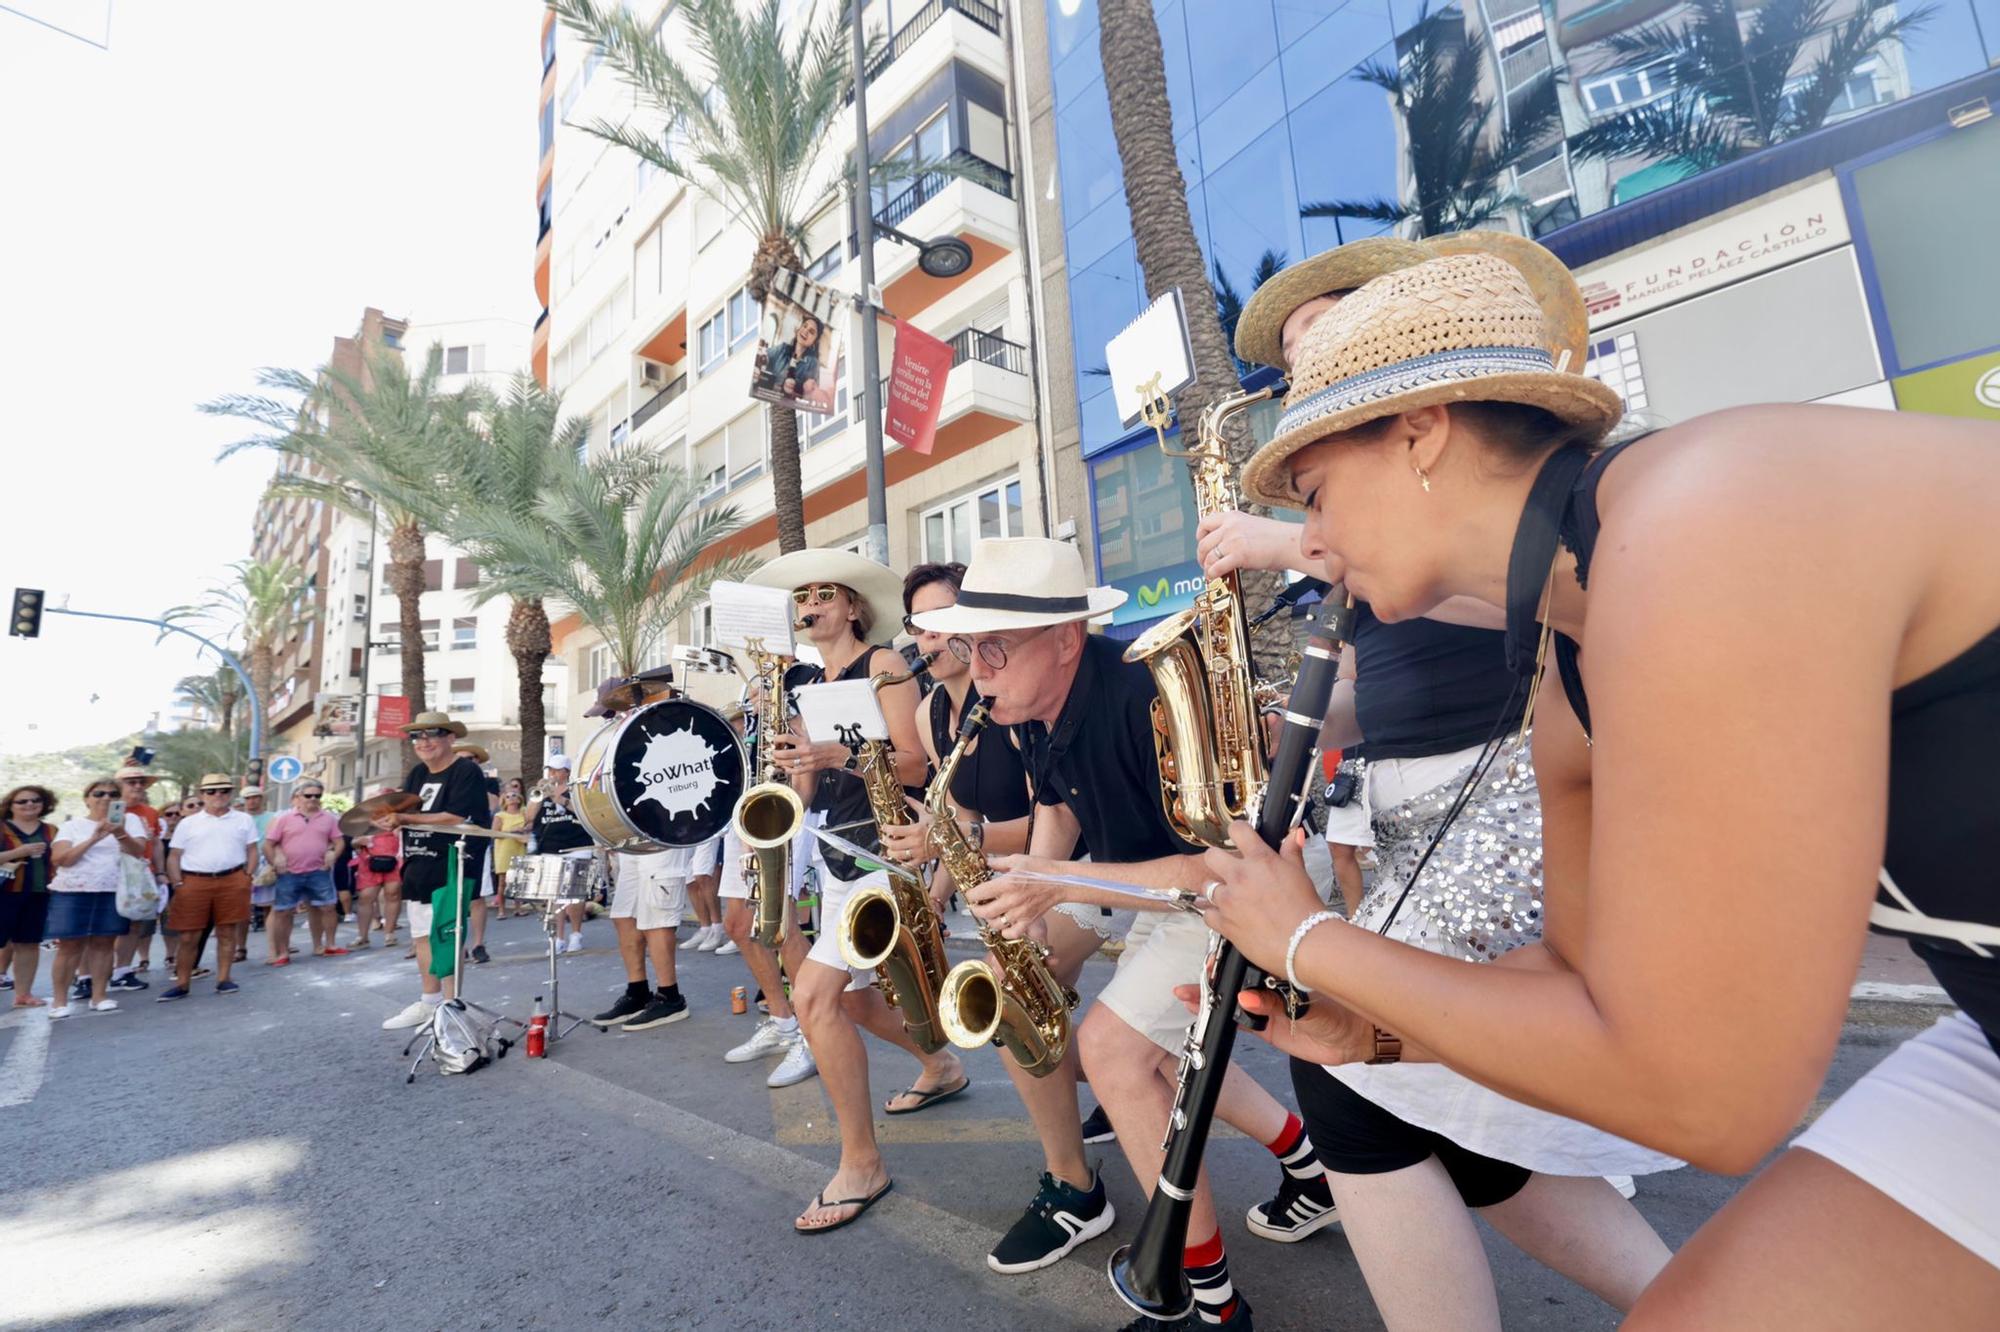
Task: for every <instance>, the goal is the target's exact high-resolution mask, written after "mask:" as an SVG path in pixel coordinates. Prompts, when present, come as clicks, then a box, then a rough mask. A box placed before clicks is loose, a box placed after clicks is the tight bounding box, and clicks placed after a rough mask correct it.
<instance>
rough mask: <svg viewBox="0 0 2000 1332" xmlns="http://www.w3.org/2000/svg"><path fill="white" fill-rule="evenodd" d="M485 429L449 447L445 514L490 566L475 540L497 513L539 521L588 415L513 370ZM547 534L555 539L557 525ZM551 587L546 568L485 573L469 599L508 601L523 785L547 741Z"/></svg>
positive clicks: (452, 531)
mask: <svg viewBox="0 0 2000 1332" xmlns="http://www.w3.org/2000/svg"><path fill="white" fill-rule="evenodd" d="M480 415H481V417H482V418H483V419H484V421H485V424H486V429H485V432H484V434H476V433H468V434H466V435H465V436H463V437H462V438H461V439H460V441H459V443H458V447H457V449H456V451H455V457H454V463H453V466H452V469H451V470H452V473H453V475H454V476H455V477H457V478H458V481H457V488H458V491H459V494H460V497H461V503H460V505H459V507H458V508H457V510H456V511H455V512H453V513H452V514H450V515H448V516H447V517H446V518H445V523H446V533H447V535H449V536H450V537H451V538H452V539H453V541H455V542H456V543H457V544H458V546H459V547H460V548H461V549H463V550H465V551H466V552H467V553H468V554H471V555H472V556H474V558H476V559H478V560H480V561H481V563H482V565H484V566H485V567H486V568H487V569H488V570H489V571H490V569H491V567H492V564H493V562H494V555H495V552H491V551H488V550H486V549H484V548H483V547H481V546H479V545H478V544H477V543H476V541H475V536H476V534H478V533H480V532H483V531H485V530H487V529H488V528H490V527H491V526H492V524H493V522H494V521H496V517H497V519H499V520H512V521H515V522H519V523H524V524H533V523H536V522H538V521H539V519H538V518H537V517H536V510H537V506H538V505H539V504H540V502H541V499H542V497H543V495H544V494H545V493H547V492H548V491H549V490H550V489H551V488H552V487H553V486H554V484H555V482H556V480H557V478H558V477H559V475H560V474H562V473H564V472H567V471H571V470H574V469H575V467H576V459H577V458H578V457H579V456H580V454H581V452H582V449H583V445H584V442H585V441H586V439H587V438H588V437H589V433H590V422H589V421H588V420H586V419H584V418H582V417H570V418H568V419H567V420H565V419H563V417H562V401H561V399H560V398H558V397H556V396H555V395H553V394H550V393H547V392H545V391H543V389H542V387H541V385H540V384H537V383H536V382H535V381H534V379H533V378H531V377H530V376H527V375H516V376H515V377H514V381H513V383H512V384H510V385H509V386H508V389H507V396H506V397H505V398H503V399H500V400H498V401H497V402H494V403H492V404H491V405H490V408H489V409H487V410H483V411H482V412H481V413H480ZM551 536H553V537H556V538H558V539H560V538H561V536H562V533H561V532H560V531H557V532H553V533H551ZM554 586H555V582H554V578H553V575H550V576H548V577H545V578H544V579H543V580H542V581H541V582H539V583H535V582H529V581H523V580H516V581H514V582H512V583H510V585H509V586H508V587H506V588H505V589H503V588H502V587H501V586H500V585H499V584H498V583H496V582H494V581H493V580H492V579H491V578H489V579H488V580H487V581H486V582H484V583H482V584H481V585H480V588H479V591H478V592H477V593H475V594H474V600H475V601H476V602H477V603H479V604H481V605H483V604H485V602H487V601H488V600H490V599H492V598H493V597H495V596H498V595H500V594H501V592H502V591H503V590H504V591H507V592H509V593H511V595H512V600H513V608H512V610H510V611H509V613H508V615H507V651H508V654H509V655H511V656H512V657H513V658H514V676H515V684H516V691H517V692H516V695H515V697H516V706H517V707H518V709H519V711H520V717H521V768H522V771H521V774H520V775H521V778H522V780H523V781H525V782H528V783H530V784H532V783H533V781H534V779H535V778H536V777H537V776H539V775H540V773H541V757H542V753H543V751H544V750H545V749H546V748H547V729H546V727H547V719H546V717H545V716H544V715H543V710H542V664H543V663H544V662H546V661H547V660H548V659H549V655H550V653H551V652H552V651H553V650H554V643H553V640H552V639H551V637H550V634H549V613H548V609H547V607H546V606H545V605H544V603H543V593H544V591H545V590H547V589H549V588H552V587H554Z"/></svg>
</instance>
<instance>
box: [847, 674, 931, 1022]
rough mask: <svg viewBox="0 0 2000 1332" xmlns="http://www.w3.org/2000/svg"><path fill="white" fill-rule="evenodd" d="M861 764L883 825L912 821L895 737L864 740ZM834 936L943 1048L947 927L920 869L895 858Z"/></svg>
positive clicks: (901, 677)
mask: <svg viewBox="0 0 2000 1332" xmlns="http://www.w3.org/2000/svg"><path fill="white" fill-rule="evenodd" d="M936 657H937V654H936V653H935V652H932V653H928V654H926V655H925V656H923V657H920V658H918V661H917V665H916V668H915V669H914V670H910V671H904V672H901V673H898V672H893V671H884V672H882V673H881V674H880V675H877V676H874V677H873V678H872V679H870V680H869V681H868V684H869V687H870V688H872V689H873V690H874V691H875V694H876V696H877V697H878V698H879V697H880V696H881V693H882V691H883V690H884V689H887V688H889V687H890V686H892V685H899V684H905V683H907V682H908V681H910V680H912V679H915V678H916V676H917V673H918V672H919V671H923V670H925V669H927V668H928V667H929V666H930V663H931V662H932V661H933V660H935V659H936ZM859 771H860V776H861V781H862V784H863V785H864V786H865V787H866V788H867V791H868V806H869V808H870V809H871V810H873V811H874V814H875V823H876V825H877V826H878V827H887V826H889V825H891V824H899V823H908V822H910V820H911V815H910V807H909V805H908V804H907V803H906V802H905V801H904V799H903V783H902V781H901V780H900V779H899V778H898V777H897V776H896V764H895V751H894V750H893V749H892V748H891V747H890V745H889V743H888V742H887V741H885V740H868V741H864V742H863V743H862V746H861V757H860V763H859ZM834 937H835V938H836V939H837V940H838V941H839V943H840V955H841V958H842V959H843V960H844V961H845V962H846V963H847V965H848V966H850V967H854V968H857V969H859V970H863V971H869V970H872V971H874V973H875V984H876V986H877V987H878V988H879V989H880V990H881V991H882V993H883V995H884V996H885V997H886V998H887V999H888V1000H889V1002H890V1004H892V1005H893V1006H895V1007H896V1008H898V1009H901V1010H902V1014H903V1030H905V1031H907V1032H909V1033H910V1039H911V1040H913V1041H915V1042H916V1043H917V1045H918V1047H919V1048H921V1049H922V1050H923V1051H924V1053H925V1054H932V1053H935V1052H936V1051H938V1050H942V1049H943V1048H944V1046H945V1036H944V1028H943V1027H942V1026H941V1025H940V1024H939V1022H938V990H939V988H940V987H941V986H942V985H943V983H944V978H945V953H944V928H943V925H942V924H941V923H940V922H939V920H938V917H937V911H936V910H935V909H934V908H933V907H932V906H931V895H930V893H929V891H927V890H926V889H925V887H924V883H923V880H922V879H920V878H919V877H918V876H917V874H916V873H915V871H913V870H911V869H908V868H906V867H904V866H901V865H890V866H889V882H888V884H887V886H876V887H868V888H862V889H858V890H857V891H855V892H854V893H853V894H852V895H851V896H850V897H849V898H848V899H847V905H846V906H845V907H843V908H842V909H841V913H840V922H839V925H838V927H837V933H836V934H835V936H834Z"/></svg>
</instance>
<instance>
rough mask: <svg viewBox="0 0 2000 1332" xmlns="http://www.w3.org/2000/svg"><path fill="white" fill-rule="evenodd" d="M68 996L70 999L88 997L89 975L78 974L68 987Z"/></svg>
mask: <svg viewBox="0 0 2000 1332" xmlns="http://www.w3.org/2000/svg"><path fill="white" fill-rule="evenodd" d="M69 997H70V998H72V999H88V998H90V977H88V976H78V977H77V978H76V981H75V983H74V984H72V985H71V986H70V987H69Z"/></svg>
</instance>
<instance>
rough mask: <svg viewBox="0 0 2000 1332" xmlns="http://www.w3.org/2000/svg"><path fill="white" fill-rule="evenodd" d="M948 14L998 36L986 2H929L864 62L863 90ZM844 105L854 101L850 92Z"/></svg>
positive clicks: (996, 19) (994, 11) (994, 8)
mask: <svg viewBox="0 0 2000 1332" xmlns="http://www.w3.org/2000/svg"><path fill="white" fill-rule="evenodd" d="M949 13H958V14H962V15H964V16H965V17H966V18H967V19H969V20H970V21H971V22H973V23H975V24H977V25H978V26H980V27H982V28H984V29H986V31H988V32H990V33H992V34H993V35H994V36H996V37H997V36H999V35H1000V7H999V6H998V5H992V4H987V3H986V0H930V3H929V4H927V5H925V6H924V7H923V8H922V9H919V10H918V11H917V13H916V16H915V17H914V18H912V19H911V20H910V21H909V22H908V23H905V24H904V25H903V26H902V27H900V28H898V29H896V35H895V36H894V37H891V38H890V39H889V44H888V45H887V46H885V47H883V48H882V50H881V51H880V52H879V53H878V54H877V55H876V57H875V58H874V59H873V60H871V61H869V62H868V69H867V86H868V87H870V88H872V87H874V86H875V80H877V79H879V78H881V77H882V75H883V74H884V73H885V72H887V70H888V68H889V66H891V65H893V64H895V63H896V61H897V60H899V59H901V58H902V57H903V56H905V55H907V54H909V51H910V48H911V47H913V46H915V45H916V44H917V40H918V39H919V38H921V37H922V36H923V35H924V34H925V33H926V32H929V31H930V30H931V28H932V27H933V26H934V25H935V24H936V23H937V21H938V20H939V19H941V18H943V17H944V16H945V15H946V14H949ZM847 101H848V102H849V103H852V102H853V101H854V94H853V93H852V92H851V91H850V92H849V93H848V94H847Z"/></svg>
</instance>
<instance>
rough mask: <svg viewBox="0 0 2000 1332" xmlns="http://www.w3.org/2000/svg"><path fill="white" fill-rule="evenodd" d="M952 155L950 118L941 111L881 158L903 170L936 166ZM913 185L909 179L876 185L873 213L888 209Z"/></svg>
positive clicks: (878, 182)
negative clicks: (898, 165)
mask: <svg viewBox="0 0 2000 1332" xmlns="http://www.w3.org/2000/svg"><path fill="white" fill-rule="evenodd" d="M950 152H951V116H950V115H949V114H948V112H947V111H940V112H938V113H937V114H936V115H934V116H932V117H931V118H930V119H929V120H927V121H925V122H924V124H923V127H922V128H920V129H919V130H918V131H917V132H916V133H915V134H912V135H911V136H910V137H909V138H907V139H905V140H903V141H902V142H901V143H899V144H897V145H896V146H895V147H894V148H891V149H890V150H889V151H888V152H886V153H884V154H883V155H882V159H881V160H882V161H883V162H885V163H887V162H895V163H900V164H901V165H903V166H905V167H912V168H913V167H915V166H916V165H917V164H919V163H923V162H935V161H938V160H939V159H940V158H942V157H944V156H945V155H946V154H948V153H950ZM915 183H916V182H915V181H913V180H911V179H910V177H909V176H908V175H904V176H902V177H901V178H900V179H895V180H887V181H877V182H876V183H875V185H874V187H873V193H874V197H875V211H876V212H878V213H879V212H881V211H882V210H883V209H884V208H886V207H888V205H889V201H890V200H891V199H894V198H895V197H896V196H898V195H900V194H901V193H902V192H903V191H905V190H907V189H910V188H912V186H914V185H915Z"/></svg>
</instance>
